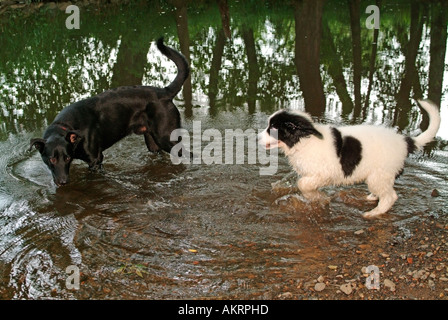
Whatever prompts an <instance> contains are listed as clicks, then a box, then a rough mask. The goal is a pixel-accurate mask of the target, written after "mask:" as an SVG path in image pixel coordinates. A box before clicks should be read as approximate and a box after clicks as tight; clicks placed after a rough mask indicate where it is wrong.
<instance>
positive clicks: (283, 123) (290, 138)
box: [267, 110, 323, 148]
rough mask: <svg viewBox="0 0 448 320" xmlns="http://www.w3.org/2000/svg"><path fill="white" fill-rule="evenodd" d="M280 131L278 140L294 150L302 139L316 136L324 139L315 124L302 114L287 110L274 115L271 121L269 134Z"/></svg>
mask: <svg viewBox="0 0 448 320" xmlns="http://www.w3.org/2000/svg"><path fill="white" fill-rule="evenodd" d="M272 129H275V130H278V137H277V139H278V140H280V141H282V142H283V143H285V144H286V145H287V146H288V147H289V148H292V147H293V146H294V145H295V144H296V143H297V142H299V141H300V139H302V138H305V137H309V136H311V135H314V136H316V137H318V138H319V139H322V138H323V136H322V134H321V133H320V132H319V131H317V130H316V128H314V126H313V123H312V122H311V121H310V120H309V119H308V118H307V117H304V116H302V115H300V114H296V113H293V112H289V111H286V110H283V111H280V112H278V113H276V114H274V115H273V116H272V117H271V118H270V119H269V126H268V129H267V132H268V133H270V130H272Z"/></svg>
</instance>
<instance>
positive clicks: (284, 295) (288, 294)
mask: <svg viewBox="0 0 448 320" xmlns="http://www.w3.org/2000/svg"><path fill="white" fill-rule="evenodd" d="M278 297H279V298H280V299H291V298H292V293H291V292H284V293H282V294H279V295H278Z"/></svg>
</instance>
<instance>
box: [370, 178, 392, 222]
mask: <svg viewBox="0 0 448 320" xmlns="http://www.w3.org/2000/svg"><path fill="white" fill-rule="evenodd" d="M394 181H395V177H393V176H385V175H381V174H377V175H373V176H371V178H368V179H367V185H368V188H369V190H370V191H371V192H372V194H373V195H378V199H379V201H378V206H377V207H376V208H374V209H373V210H371V211H368V212H366V213H364V215H363V216H364V217H365V218H373V217H376V216H379V215H381V214H383V213H386V212H387V211H389V209H390V208H392V206H393V205H394V203H395V201H397V199H398V196H397V193H396V192H395V190H394Z"/></svg>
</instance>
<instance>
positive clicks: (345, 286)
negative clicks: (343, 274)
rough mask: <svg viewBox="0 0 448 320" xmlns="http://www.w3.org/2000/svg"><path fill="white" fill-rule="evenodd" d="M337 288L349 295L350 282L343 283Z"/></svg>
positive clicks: (351, 290) (350, 290) (350, 291)
mask: <svg viewBox="0 0 448 320" xmlns="http://www.w3.org/2000/svg"><path fill="white" fill-rule="evenodd" d="M339 289H340V290H341V291H342V292H344V293H345V294H346V295H349V294H351V293H352V292H353V288H352V285H351V284H350V283H346V284H343V285H341V286H340V287H339Z"/></svg>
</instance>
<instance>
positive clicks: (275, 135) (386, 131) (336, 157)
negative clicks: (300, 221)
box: [259, 100, 440, 217]
mask: <svg viewBox="0 0 448 320" xmlns="http://www.w3.org/2000/svg"><path fill="white" fill-rule="evenodd" d="M419 104H420V105H421V107H422V108H423V109H424V110H425V111H426V112H427V113H428V115H429V119H430V123H429V127H428V129H427V130H426V131H424V132H423V133H421V134H420V135H419V136H417V137H412V138H411V137H405V136H402V135H400V134H398V133H396V132H395V131H394V130H393V129H391V128H385V127H381V126H373V125H355V126H345V127H337V128H336V127H333V126H331V125H323V124H317V123H313V120H312V119H311V116H310V115H309V114H307V113H304V112H300V111H287V110H280V111H277V112H276V113H274V114H273V115H272V116H271V117H270V118H269V123H268V127H267V128H266V129H265V130H264V131H263V132H262V133H260V136H259V143H260V144H261V145H263V146H265V147H266V148H267V149H271V148H280V149H281V150H282V151H283V152H284V153H285V155H286V156H287V157H288V159H289V163H290V164H291V166H292V167H293V168H294V170H295V171H297V173H298V174H299V176H300V178H299V180H298V187H299V190H300V191H301V192H302V194H303V196H304V197H306V198H307V199H310V200H317V199H319V198H320V197H321V194H320V192H319V191H318V189H319V188H320V187H324V186H328V185H351V184H355V183H361V182H365V183H366V184H367V186H368V189H369V191H370V192H371V194H370V195H369V196H368V197H367V200H379V201H378V206H377V207H376V208H374V209H373V210H371V211H369V212H366V213H364V217H375V216H378V215H381V214H383V213H385V212H387V211H388V210H389V209H390V208H391V207H392V205H393V204H394V203H395V201H396V200H397V194H396V192H395V190H394V182H395V179H396V177H397V176H398V175H399V174H400V173H401V172H402V170H403V166H404V162H405V159H406V157H407V156H408V155H409V154H410V153H412V152H414V151H416V150H418V149H421V148H422V147H423V146H424V145H426V144H427V143H429V142H430V141H432V140H433V139H434V137H435V135H436V133H437V131H438V129H439V126H440V114H439V110H438V108H437V106H436V105H435V104H434V103H433V102H431V101H429V100H419Z"/></svg>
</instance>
